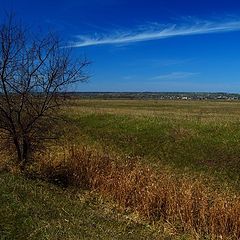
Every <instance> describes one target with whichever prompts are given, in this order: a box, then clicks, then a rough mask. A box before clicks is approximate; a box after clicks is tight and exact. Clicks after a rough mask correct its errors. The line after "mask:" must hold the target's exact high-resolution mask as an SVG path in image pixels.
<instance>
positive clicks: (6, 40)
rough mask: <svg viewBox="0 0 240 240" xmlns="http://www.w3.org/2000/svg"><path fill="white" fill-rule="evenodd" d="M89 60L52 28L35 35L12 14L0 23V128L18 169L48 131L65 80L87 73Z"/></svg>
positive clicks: (70, 81)
mask: <svg viewBox="0 0 240 240" xmlns="http://www.w3.org/2000/svg"><path fill="white" fill-rule="evenodd" d="M88 64H89V62H88V61H87V60H86V59H84V60H77V59H74V58H73V57H72V55H71V50H69V49H68V48H64V47H63V45H62V43H61V41H60V40H59V39H58V38H57V37H56V35H55V34H52V33H48V34H46V35H45V36H44V37H36V36H35V35H34V34H32V33H31V32H30V31H29V30H26V28H24V27H23V26H22V24H20V22H19V21H16V18H15V17H13V16H12V15H9V16H7V18H6V21H4V23H3V24H1V25H0V130H1V133H2V134H3V135H2V136H4V139H5V140H6V142H7V143H8V144H9V146H10V145H12V146H13V148H12V149H13V151H14V152H15V153H16V159H17V161H18V164H19V166H20V167H21V169H22V170H24V168H25V166H26V164H27V163H28V162H29V160H30V159H31V156H32V152H33V151H34V149H35V147H36V146H37V145H38V144H39V143H41V142H43V141H44V140H45V139H46V138H48V137H49V132H50V130H51V128H52V126H51V122H52V119H53V118H52V117H53V116H54V114H55V110H56V109H58V108H59V106H60V104H61V101H60V99H61V96H62V93H63V92H64V91H65V89H66V86H69V85H70V84H73V83H76V82H79V81H85V80H86V79H87V76H86V75H85V74H84V72H83V70H85V67H86V66H87V65H88Z"/></svg>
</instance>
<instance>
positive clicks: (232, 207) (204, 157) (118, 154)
mask: <svg viewBox="0 0 240 240" xmlns="http://www.w3.org/2000/svg"><path fill="white" fill-rule="evenodd" d="M61 114H62V115H63V119H64V121H63V123H62V135H61V138H60V139H59V141H58V143H57V144H55V145H54V146H50V147H49V149H48V151H46V152H45V153H41V154H40V155H39V156H38V157H37V159H38V161H36V163H35V165H34V166H31V168H30V170H31V171H33V172H34V174H35V175H34V179H32V178H33V177H32V176H31V177H30V178H31V179H27V180H26V179H25V178H23V177H22V176H18V175H17V174H16V173H15V174H13V175H9V173H5V172H3V173H1V181H2V183H1V192H2V194H1V195H2V201H3V203H4V204H2V206H1V207H0V210H1V211H0V213H1V215H3V217H2V216H1V219H2V221H1V224H0V226H1V228H2V229H3V232H2V233H3V239H12V238H13V236H17V235H16V234H20V235H19V238H16V239H23V238H24V237H25V236H26V235H25V234H29V233H31V234H33V235H32V236H33V239H34V237H35V238H36V239H56V238H58V239H95V238H96V239H239V238H240V215H239V214H240V213H239V212H240V194H239V191H240V188H239V186H240V184H239V183H240V172H239V171H240V125H239V120H240V103H239V102H238V101H231V102H230V101H229V102H227V101H181V100H179V101H166V100H159V101H158V100H121V99H115V100H99V99H91V100H90V99H71V100H67V102H66V104H65V105H64V106H63V108H62V110H61ZM13 169H14V168H13ZM12 172H14V170H12ZM36 176H39V177H36ZM35 178H36V179H35ZM46 180H48V181H47V182H46ZM52 183H55V185H52ZM56 185H57V186H56ZM86 196H88V197H87V200H86V199H85V198H86ZM89 196H90V197H89ZM38 199H42V200H41V203H40V201H38ZM83 199H84V200H83ZM86 201H87V204H86ZM40 205H41V206H40ZM71 206H73V207H71ZM37 208H45V211H43V212H41V214H39V213H38V210H37ZM6 209H8V211H6ZM16 209H21V211H20V210H17V211H16ZM74 209H77V210H76V211H74ZM52 211H53V212H54V213H55V214H54V216H52V215H51V214H50V212H52ZM3 219H4V220H3ZM38 219H41V221H40V222H38ZM65 220H66V221H65ZM13 222H15V224H16V225H17V226H19V228H17V229H19V232H20V233H19V232H16V231H15V230H14V226H13V225H14V224H13ZM22 222H26V225H24V224H23V223H22ZM49 222H51V224H50V225H49ZM79 222H81V224H80V226H79V225H78V223H79ZM27 223H29V224H31V225H32V228H29V227H28V226H27V225H28V224H27ZM21 224H23V225H21ZM92 224H93V225H94V226H93V225H92ZM129 224H130V225H129ZM108 228H109V229H111V233H112V234H110V232H106V230H105V229H108ZM92 229H94V231H93V230H92ZM14 231H15V232H14ZM92 231H93V232H92ZM87 232H88V233H87ZM89 232H90V233H89ZM78 233H79V234H80V235H78ZM14 234H15V235H14ZM88 234H90V235H88ZM91 234H92V235H91ZM21 237H22V238H21ZM94 237H95V238H94Z"/></svg>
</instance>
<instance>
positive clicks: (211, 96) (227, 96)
mask: <svg viewBox="0 0 240 240" xmlns="http://www.w3.org/2000/svg"><path fill="white" fill-rule="evenodd" d="M68 97H80V98H99V99H156V100H222V101H223V100H225V101H236V100H240V94H236V93H205V92H203V93H199V92H72V93H68Z"/></svg>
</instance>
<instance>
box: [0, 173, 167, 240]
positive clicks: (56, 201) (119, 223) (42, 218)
mask: <svg viewBox="0 0 240 240" xmlns="http://www.w3.org/2000/svg"><path fill="white" fill-rule="evenodd" d="M0 202H1V204H0V239H2V240H3V239H9V240H10V239H11V240H12V239H71V240H72V239H159V238H160V239H162V237H167V236H170V235H168V234H167V233H165V235H164V234H162V233H161V229H158V231H157V230H154V228H153V227H150V226H149V225H148V224H146V223H145V224H143V223H139V222H137V221H133V220H131V218H130V217H129V216H128V215H121V214H119V213H118V211H117V210H114V208H113V207H112V206H110V207H109V206H108V205H109V204H106V203H105V202H104V201H101V200H99V198H97V197H95V196H94V194H89V193H88V192H86V191H85V192H83V191H82V192H81V191H76V189H65V190H64V189H62V188H60V187H57V186H54V185H51V184H48V183H45V182H42V181H37V180H29V179H26V178H23V177H21V176H15V175H12V174H10V173H0ZM163 239H164V238H163ZM169 239H171V238H169Z"/></svg>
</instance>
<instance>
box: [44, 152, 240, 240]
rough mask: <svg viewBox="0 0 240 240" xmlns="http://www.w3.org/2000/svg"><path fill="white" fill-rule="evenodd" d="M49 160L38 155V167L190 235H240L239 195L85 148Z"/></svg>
mask: <svg viewBox="0 0 240 240" xmlns="http://www.w3.org/2000/svg"><path fill="white" fill-rule="evenodd" d="M49 162H51V161H49V160H47V161H45V162H44V161H42V169H41V170H40V171H41V172H44V173H45V176H46V177H48V178H50V179H55V180H59V181H65V183H67V184H71V185H75V186H78V187H81V188H87V189H91V190H95V191H97V192H99V193H100V194H102V195H104V196H107V197H111V198H112V199H114V200H115V201H116V202H117V203H118V204H119V205H120V206H121V207H123V208H124V209H130V210H132V211H137V212H138V213H139V214H140V215H141V216H142V217H145V218H146V219H149V220H150V221H157V220H162V221H166V222H169V223H171V224H173V225H175V226H177V228H178V230H180V231H187V232H192V233H193V234H195V236H203V237H207V238H209V237H210V238H211V239H240V197H239V196H233V195H230V194H223V193H222V194H221V193H217V192H216V191H210V190H209V188H208V187H206V186H205V185H204V184H203V183H201V182H199V181H197V180H195V181H190V180H189V179H187V178H184V177H183V178H181V179H177V178H176V177H174V176H171V175H170V174H166V173H162V174H161V173H159V172H156V171H154V170H153V169H151V168H149V167H147V166H145V165H142V164H140V163H139V161H137V159H135V160H134V159H126V160H124V161H123V160H122V161H116V160H115V159H113V158H111V157H110V156H109V155H106V154H99V153H97V152H93V151H90V150H88V149H86V148H81V149H80V148H79V149H76V148H72V149H71V150H70V151H68V153H67V154H65V161H59V162H58V164H56V163H55V164H49Z"/></svg>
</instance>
